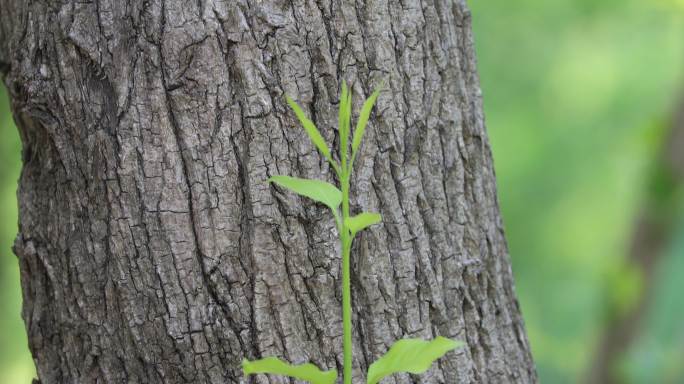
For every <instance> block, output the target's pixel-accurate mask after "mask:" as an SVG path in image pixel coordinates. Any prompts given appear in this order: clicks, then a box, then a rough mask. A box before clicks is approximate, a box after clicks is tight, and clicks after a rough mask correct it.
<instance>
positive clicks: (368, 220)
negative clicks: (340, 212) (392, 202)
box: [344, 212, 382, 236]
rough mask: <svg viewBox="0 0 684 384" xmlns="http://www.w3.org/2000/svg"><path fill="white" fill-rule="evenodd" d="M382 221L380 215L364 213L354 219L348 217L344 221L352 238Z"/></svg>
mask: <svg viewBox="0 0 684 384" xmlns="http://www.w3.org/2000/svg"><path fill="white" fill-rule="evenodd" d="M380 221H382V216H380V214H378V213H370V212H362V213H360V214H358V215H356V216H354V217H348V218H347V220H345V221H344V225H345V227H347V229H348V230H349V232H351V233H352V236H354V235H356V233H357V232H359V231H362V230H364V229H366V228H368V227H370V226H371V225H373V224H377V223H379V222H380Z"/></svg>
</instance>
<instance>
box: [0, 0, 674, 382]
mask: <svg viewBox="0 0 684 384" xmlns="http://www.w3.org/2000/svg"><path fill="white" fill-rule="evenodd" d="M470 7H471V9H472V13H473V28H474V33H475V40H476V47H477V53H478V64H479V71H480V76H481V81H482V87H483V91H484V102H485V114H486V117H487V125H488V129H489V134H490V139H491V143H492V147H493V150H494V158H495V165H496V171H497V177H498V185H499V196H500V201H501V208H502V211H503V216H504V220H505V224H506V230H507V236H508V240H509V244H510V250H511V255H512V260H513V268H514V273H515V275H516V284H517V292H518V295H519V298H520V303H521V306H522V310H523V314H524V317H525V321H526V326H527V330H528V334H529V337H530V341H531V344H532V348H533V353H534V356H535V360H536V363H537V369H538V371H539V375H540V379H541V382H542V383H584V382H591V381H592V380H594V381H596V380H597V379H596V377H605V376H595V375H597V374H599V373H597V372H600V371H603V370H605V371H608V372H609V377H610V378H611V380H612V381H613V382H620V383H684V193H682V191H683V190H684V188H682V187H681V186H682V185H684V180H682V179H683V178H684V173H677V170H676V169H674V168H676V167H673V165H672V164H671V162H668V159H670V158H672V157H677V155H678V149H677V148H680V149H679V151H680V152H681V153H683V154H684V141H682V142H681V144H682V146H681V147H677V146H672V145H670V146H668V144H670V143H673V142H676V140H675V139H674V138H673V136H672V135H673V134H672V132H674V131H676V130H677V129H680V130H682V131H684V127H682V125H683V124H684V121H678V120H677V114H678V113H681V111H684V98H681V99H680V96H684V0H651V1H644V0H641V1H637V0H601V1H599V0H554V1H548V0H518V1H510V0H489V1H486V0H471V1H470ZM7 104H8V103H7V97H6V94H5V91H4V89H3V90H2V91H0V124H1V126H0V383H10V384H11V383H28V382H30V378H32V377H33V368H32V362H31V358H30V355H29V353H28V349H27V347H26V336H25V331H24V327H23V323H22V322H21V319H20V316H19V313H20V307H21V295H20V291H19V273H18V267H17V261H16V258H15V257H14V256H13V254H12V252H11V249H10V247H11V244H12V241H13V238H14V236H15V234H16V231H17V225H16V222H17V209H16V198H15V191H16V182H17V179H18V176H19V168H20V143H19V138H18V135H17V132H16V129H15V128H14V127H13V125H12V122H11V117H10V114H9V111H8V105H7ZM683 137H684V136H683ZM683 158H684V157H680V158H679V159H680V160H681V159H683ZM680 165H681V167H682V169H680V171H683V170H684V164H680ZM642 232H645V233H651V232H653V233H655V234H656V235H657V236H655V238H656V240H655V241H644V240H643V239H642V237H643V236H640V234H641V233H642ZM654 244H655V245H654ZM635 319H636V320H635ZM637 320H638V321H637ZM625 324H627V325H628V326H627V327H626V329H627V331H625V333H624V334H622V333H617V334H615V333H616V330H619V329H621V327H622V326H624V325H625ZM616 340H617V343H616ZM615 345H618V346H617V347H615ZM606 351H608V352H606ZM597 362H601V364H597ZM592 378H593V379H592ZM598 382H608V381H607V380H605V379H601V380H600V381H598Z"/></svg>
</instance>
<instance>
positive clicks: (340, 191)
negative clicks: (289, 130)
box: [242, 82, 462, 384]
mask: <svg viewBox="0 0 684 384" xmlns="http://www.w3.org/2000/svg"><path fill="white" fill-rule="evenodd" d="M379 95H380V88H378V89H376V90H375V91H374V92H373V93H372V94H371V96H370V97H369V98H368V99H367V100H366V101H365V102H364V104H363V107H362V108H361V112H360V114H359V118H358V121H357V123H356V128H355V129H354V133H353V135H351V137H350V134H351V132H350V130H351V115H352V113H351V108H352V98H351V90H350V89H348V88H347V84H346V83H344V82H343V83H342V93H341V95H340V106H339V116H338V119H339V122H338V124H339V125H338V134H339V136H340V148H339V153H338V155H339V162H337V160H335V159H334V158H333V156H332V153H331V152H330V149H329V148H328V145H327V144H326V142H325V140H324V139H323V136H321V133H320V132H319V131H318V128H316V125H315V124H314V123H313V122H312V121H311V120H309V118H308V117H306V115H305V114H304V111H303V110H302V109H301V108H300V107H299V105H297V103H296V102H294V100H292V99H291V98H289V97H287V98H286V100H287V103H288V104H289V106H290V107H291V108H292V110H293V111H294V113H295V115H296V116H297V119H298V120H299V122H300V123H301V124H302V126H303V127H304V131H306V133H307V135H308V136H309V139H311V142H312V143H313V144H314V146H315V147H316V149H318V151H319V152H320V153H321V154H322V155H323V157H325V159H326V160H327V161H328V162H329V163H330V166H331V167H332V169H333V170H334V171H335V174H336V176H337V180H338V182H339V188H338V187H337V186H335V185H332V184H330V183H328V182H325V181H322V180H308V179H300V178H297V177H291V176H273V177H271V178H269V179H268V181H269V182H271V183H273V184H275V185H278V186H279V187H282V188H285V189H289V190H290V191H292V192H295V193H297V194H299V195H301V196H304V197H307V198H309V199H311V200H314V201H316V202H319V203H322V204H324V205H325V206H327V207H328V208H329V209H330V211H331V212H332V215H333V217H334V219H335V225H336V226H337V232H338V234H339V239H340V245H341V248H342V334H343V335H342V348H343V383H344V384H351V382H352V381H351V379H352V306H351V299H352V298H351V249H352V241H353V240H354V237H356V235H357V233H359V232H360V231H362V230H363V229H365V228H368V227H370V226H372V225H374V224H378V223H380V222H381V221H382V217H381V216H380V214H378V213H371V212H361V213H359V214H357V215H354V216H352V215H351V212H350V209H349V201H350V196H349V187H350V183H351V176H352V172H353V169H354V160H355V159H356V157H357V155H358V153H359V150H360V148H361V140H362V139H363V135H364V132H365V131H366V125H367V124H368V120H369V118H370V114H371V111H372V110H373V106H374V105H375V102H376V100H377V99H378V96H379ZM350 138H351V153H350V148H349V147H350ZM461 345H462V343H460V342H457V341H453V340H450V339H447V338H444V337H441V336H440V337H437V338H436V339H434V340H432V341H425V340H420V339H404V340H400V341H398V342H396V343H395V344H394V345H393V346H392V347H391V348H390V349H389V351H388V352H387V353H386V354H385V355H384V356H383V357H382V358H380V359H379V360H378V361H376V362H374V363H373V364H371V366H370V367H369V369H368V374H367V381H366V383H367V384H376V383H379V382H380V380H382V379H383V378H384V377H386V376H389V375H392V374H394V373H398V372H408V373H413V374H418V373H422V372H425V371H426V370H427V369H428V368H430V366H431V365H432V363H434V361H436V360H437V359H439V358H441V357H442V356H444V354H446V353H447V352H449V351H451V350H453V349H455V348H458V347H459V346H461ZM242 368H243V373H244V374H245V376H247V375H252V374H261V373H265V374H275V375H284V376H289V377H292V378H295V379H300V380H304V381H307V382H309V383H311V384H333V383H334V382H335V380H336V378H337V371H336V370H334V369H332V370H329V371H322V370H320V369H319V368H317V367H316V366H315V365H313V364H310V363H307V364H302V365H291V364H288V363H285V362H283V361H282V360H280V359H277V358H275V357H267V358H264V359H261V360H256V361H249V360H244V361H243V363H242Z"/></svg>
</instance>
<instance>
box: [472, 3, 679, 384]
mask: <svg viewBox="0 0 684 384" xmlns="http://www.w3.org/2000/svg"><path fill="white" fill-rule="evenodd" d="M470 6H471V9H472V11H473V24H474V33H475V42H476V48H477V54H478V64H479V70H480V76H481V82H482V87H483V92H484V105H485V115H486V117H487V125H488V129H489V134H490V141H491V143H492V147H493V152H494V160H495V166H496V171H497V179H498V185H499V196H500V201H501V208H502V211H503V216H504V222H505V224H506V231H507V237H508V240H509V245H510V251H511V255H512V260H513V269H514V273H515V276H516V286H517V291H518V295H519V298H520V302H521V306H522V310H523V315H524V317H525V321H526V326H527V330H528V333H529V336H530V341H531V344H532V349H533V353H534V356H535V360H536V362H537V366H538V371H539V374H540V378H541V382H543V383H574V382H581V381H582V380H583V378H584V375H585V374H586V370H587V369H589V367H590V363H591V361H590V359H592V357H593V355H594V349H595V348H596V344H597V343H598V341H599V339H600V335H601V332H602V331H603V330H604V327H605V326H606V324H605V321H606V320H607V319H611V318H615V317H617V316H620V315H621V313H623V312H625V311H627V310H629V308H630V306H632V305H633V303H634V300H635V298H636V297H638V296H639V294H640V290H641V289H642V285H643V283H642V281H641V279H642V277H641V273H640V271H639V270H635V269H634V267H633V266H631V265H630V264H628V263H627V262H626V261H625V260H626V256H627V252H628V247H629V244H630V240H631V236H632V230H633V227H634V223H635V220H636V217H637V214H638V212H639V211H640V209H642V205H643V203H644V202H643V199H644V194H645V193H646V191H647V190H648V188H649V187H650V186H649V185H648V183H649V182H650V181H651V180H652V179H653V178H652V177H650V176H649V175H648V173H649V171H650V168H649V165H650V162H651V160H652V159H653V158H654V157H656V156H657V154H656V152H657V151H658V150H660V148H661V142H662V140H663V139H664V137H665V133H666V132H667V130H668V129H669V121H670V116H671V111H672V109H673V108H674V107H678V105H677V102H678V96H679V92H680V91H682V88H683V87H682V85H684V83H683V82H681V80H682V78H683V76H684V62H683V54H684V45H683V44H682V43H681V36H683V35H684V1H672V0H669V1H668V0H659V1H637V0H603V1H595V0H575V1H570V0H555V1H544V0H521V1H514V2H512V1H505V0H488V1H483V0H471V1H470ZM683 235H684V234H683ZM681 249H684V248H681ZM681 249H680V252H681ZM667 262H672V261H671V260H668V261H667ZM682 273H684V269H682V268H680V269H679V270H678V271H677V272H672V271H671V273H670V274H671V275H672V276H656V278H657V279H661V278H665V277H669V278H671V279H674V280H673V281H671V282H670V283H669V284H670V285H666V288H662V292H659V293H658V295H667V293H666V292H665V291H667V292H669V293H670V294H673V293H672V292H673V291H669V290H668V289H670V290H675V291H674V292H682V291H684V284H683V283H684V281H682V280H684V279H681V277H682V276H681V274H682ZM677 275H679V276H677ZM677 277H679V280H677ZM663 284H665V283H664V282H663ZM677 289H678V290H679V291H677ZM663 297H665V296H663ZM658 298H659V299H660V296H659V297H658ZM676 299H678V297H677V294H674V297H673V298H672V300H676ZM679 300H680V301H679V303H680V307H682V306H684V304H682V301H681V299H679ZM670 304H672V303H670ZM653 305H654V307H653V308H655V307H657V308H660V309H659V310H660V311H661V312H662V313H666V311H665V307H664V305H665V304H663V305H661V306H658V304H655V303H653ZM606 312H609V313H606ZM610 312H613V313H610ZM649 316H650V314H649ZM654 316H655V315H654ZM681 318H682V317H681V316H680V317H679V319H681ZM673 322H674V323H676V321H673ZM677 325H678V326H679V327H680V329H679V331H680V332H681V331H682V329H683V328H684V326H683V325H682V323H681V321H680V322H679V323H678V324H677ZM673 326H674V325H673ZM654 327H655V326H654ZM672 332H674V331H672ZM680 334H681V333H680ZM661 341H662V339H658V338H657V337H655V336H654V337H651V338H648V339H647V340H645V341H643V342H642V341H640V342H639V343H637V344H638V345H636V346H635V350H637V351H640V350H643V349H644V348H646V346H645V345H642V344H643V343H647V342H649V343H651V345H650V349H649V350H650V351H658V352H662V353H665V352H664V351H665V348H666V346H665V345H664V344H658V343H659V342H661ZM669 342H670V343H672V344H677V342H676V341H673V340H669ZM682 344H684V340H683V339H682V338H681V337H680V338H679V340H678V346H675V345H673V346H672V347H671V348H670V349H668V350H671V351H672V354H671V355H668V356H669V357H670V358H671V359H672V361H679V362H681V361H684V354H682V353H681V352H682V351H681V349H682ZM677 353H679V354H678V355H677ZM677 359H678V360H677ZM625 364H626V365H628V366H629V367H630V369H625V370H624V372H625V373H624V375H625V376H624V377H625V379H624V380H625V382H640V383H646V382H652V383H661V382H666V381H663V380H665V379H666V377H665V372H664V371H663V372H662V375H660V376H659V373H658V372H657V371H653V370H652V369H651V368H652V367H649V366H647V365H648V363H647V362H646V361H645V360H644V361H641V360H640V359H639V358H630V359H629V364H627V363H625ZM659 364H664V363H662V362H659ZM675 365H676V364H675ZM679 366H681V364H680V365H679ZM644 372H649V374H650V376H648V377H649V380H645V381H644V380H641V377H647V376H646V375H645V374H644ZM637 373H639V374H640V375H641V376H638V377H637V376H636V375H637ZM630 377H633V380H632V379H630Z"/></svg>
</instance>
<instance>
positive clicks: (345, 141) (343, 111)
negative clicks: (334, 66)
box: [338, 81, 351, 161]
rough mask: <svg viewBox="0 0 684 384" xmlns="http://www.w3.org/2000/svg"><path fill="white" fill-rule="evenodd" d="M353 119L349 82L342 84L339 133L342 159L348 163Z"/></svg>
mask: <svg viewBox="0 0 684 384" xmlns="http://www.w3.org/2000/svg"><path fill="white" fill-rule="evenodd" d="M350 118H351V92H349V91H348V90H347V82H346V81H343V82H342V94H341V95H340V111H339V128H338V129H339V132H340V158H341V159H343V160H342V161H346V156H347V151H348V145H349V119H350Z"/></svg>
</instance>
